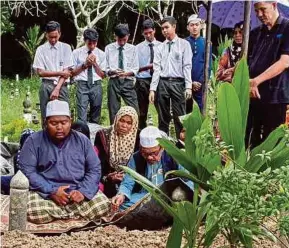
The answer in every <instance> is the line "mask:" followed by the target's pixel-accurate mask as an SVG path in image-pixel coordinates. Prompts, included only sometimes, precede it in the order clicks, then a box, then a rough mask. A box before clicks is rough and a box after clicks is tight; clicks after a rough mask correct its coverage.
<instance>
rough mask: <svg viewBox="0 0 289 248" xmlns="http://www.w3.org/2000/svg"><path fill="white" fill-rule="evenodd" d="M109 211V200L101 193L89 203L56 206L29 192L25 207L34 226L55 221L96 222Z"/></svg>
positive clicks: (50, 201)
mask: <svg viewBox="0 0 289 248" xmlns="http://www.w3.org/2000/svg"><path fill="white" fill-rule="evenodd" d="M109 209H110V201H109V199H108V198H107V197H106V196H105V195H104V194H103V193H102V192H101V191H98V192H97V194H96V195H95V196H94V197H93V199H92V200H90V201H83V202H81V203H73V204H68V205H66V206H58V205H57V204H56V203H55V202H54V201H52V200H45V199H43V198H42V197H41V196H40V195H39V194H37V193H36V192H29V200H28V205H27V218H28V221H30V222H32V223H35V224H44V223H49V222H51V221H53V220H56V219H79V218H83V219H86V220H97V219H98V218H100V217H101V216H103V215H105V214H106V213H107V212H108V211H109Z"/></svg>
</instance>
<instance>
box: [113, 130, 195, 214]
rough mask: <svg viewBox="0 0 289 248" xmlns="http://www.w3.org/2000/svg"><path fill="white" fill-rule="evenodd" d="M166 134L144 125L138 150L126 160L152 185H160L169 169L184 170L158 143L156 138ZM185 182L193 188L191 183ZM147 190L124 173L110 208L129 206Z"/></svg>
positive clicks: (130, 166) (129, 165) (116, 208)
mask: <svg viewBox="0 0 289 248" xmlns="http://www.w3.org/2000/svg"><path fill="white" fill-rule="evenodd" d="M162 137H166V134H165V133H164V132H162V131H160V130H159V129H158V128H156V127H152V126H149V127H146V128H144V129H143V130H142V131H141V132H140V150H139V151H138V152H136V153H134V154H133V155H132V157H131V159H130V161H129V162H128V167H129V168H131V169H133V170H135V171H136V172H137V173H139V174H141V175H142V176H144V177H146V178H147V179H148V180H150V181H151V182H152V183H153V184H154V185H156V186H158V185H161V184H162V183H163V182H164V181H165V174H166V173H167V172H168V171H171V170H178V169H180V170H185V169H184V168H183V167H182V166H181V165H178V164H177V163H176V162H175V161H174V160H173V158H172V157H170V156H169V155H168V154H167V153H166V151H164V149H163V148H162V147H161V146H160V145H159V143H158V141H157V139H158V138H162ZM186 184H187V185H188V186H189V187H190V188H191V189H193V187H194V186H193V183H192V182H190V181H187V182H186ZM147 193H148V192H147V191H146V190H145V189H144V188H142V187H141V186H140V185H139V184H138V183H136V182H135V181H134V179H133V178H132V177H131V176H130V175H128V174H126V175H125V177H124V179H123V181H122V182H121V184H120V187H119V190H118V194H117V195H116V196H115V197H113V198H112V209H114V210H115V211H116V210H118V208H119V207H120V209H121V210H124V209H126V208H129V207H131V206H132V205H133V204H135V203H136V202H138V201H139V200H140V199H141V198H143V197H144V196H145V195H146V194H147Z"/></svg>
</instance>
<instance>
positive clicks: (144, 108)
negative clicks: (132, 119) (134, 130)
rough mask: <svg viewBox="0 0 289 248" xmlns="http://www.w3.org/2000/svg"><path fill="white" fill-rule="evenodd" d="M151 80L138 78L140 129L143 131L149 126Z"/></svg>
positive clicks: (136, 86) (137, 92)
mask: <svg viewBox="0 0 289 248" xmlns="http://www.w3.org/2000/svg"><path fill="white" fill-rule="evenodd" d="M151 81H152V79H151V78H137V80H136V84H135V90H136V94H137V100H138V107H139V129H140V130H142V129H144V128H145V127H146V126H147V123H146V121H147V116H148V109H149V93H150V84H151Z"/></svg>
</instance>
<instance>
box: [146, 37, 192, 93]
mask: <svg viewBox="0 0 289 248" xmlns="http://www.w3.org/2000/svg"><path fill="white" fill-rule="evenodd" d="M168 42H169V40H165V41H164V42H163V43H162V44H161V45H159V46H158V47H157V49H156V53H155V57H154V62H153V69H154V74H153V78H152V82H151V86H150V90H153V91H156V90H157V87H158V84H159V80H160V77H173V78H177V77H178V78H184V80H185V84H186V89H191V88H192V79H191V70H192V57H193V54H192V49H191V45H190V43H189V42H188V41H186V40H184V39H181V38H179V37H178V36H176V37H175V38H174V39H173V40H172V42H173V43H172V45H171V51H170V52H169V44H168Z"/></svg>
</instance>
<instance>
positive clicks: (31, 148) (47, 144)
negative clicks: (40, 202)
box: [19, 130, 101, 200]
mask: <svg viewBox="0 0 289 248" xmlns="http://www.w3.org/2000/svg"><path fill="white" fill-rule="evenodd" d="M19 167H20V169H21V171H22V172H23V173H24V174H25V176H26V177H27V178H28V180H29V183H30V189H31V190H33V191H37V192H38V193H39V194H40V195H41V196H42V197H43V198H48V196H49V195H50V194H51V193H54V192H56V191H57V189H58V187H60V186H63V185H69V186H70V188H69V189H68V190H67V192H70V191H71V190H78V191H80V192H81V193H82V194H83V195H84V196H85V197H86V198H87V199H89V200H90V199H92V198H93V197H94V196H95V194H96V193H97V191H98V183H99V180H100V176H101V166H100V161H99V159H98V157H97V155H96V153H95V152H94V150H93V147H92V144H91V142H90V140H89V139H88V138H87V137H86V136H84V135H83V134H81V133H79V132H76V131H74V130H72V131H71V133H70V134H69V136H68V137H67V138H66V139H65V141H64V142H63V143H62V144H61V146H58V145H56V144H54V143H53V142H52V141H51V139H50V138H49V136H48V134H47V132H46V131H39V132H36V133H34V134H32V135H31V136H30V137H29V138H28V139H27V140H26V142H25V144H24V146H23V148H22V150H21V153H20V159H19Z"/></svg>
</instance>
